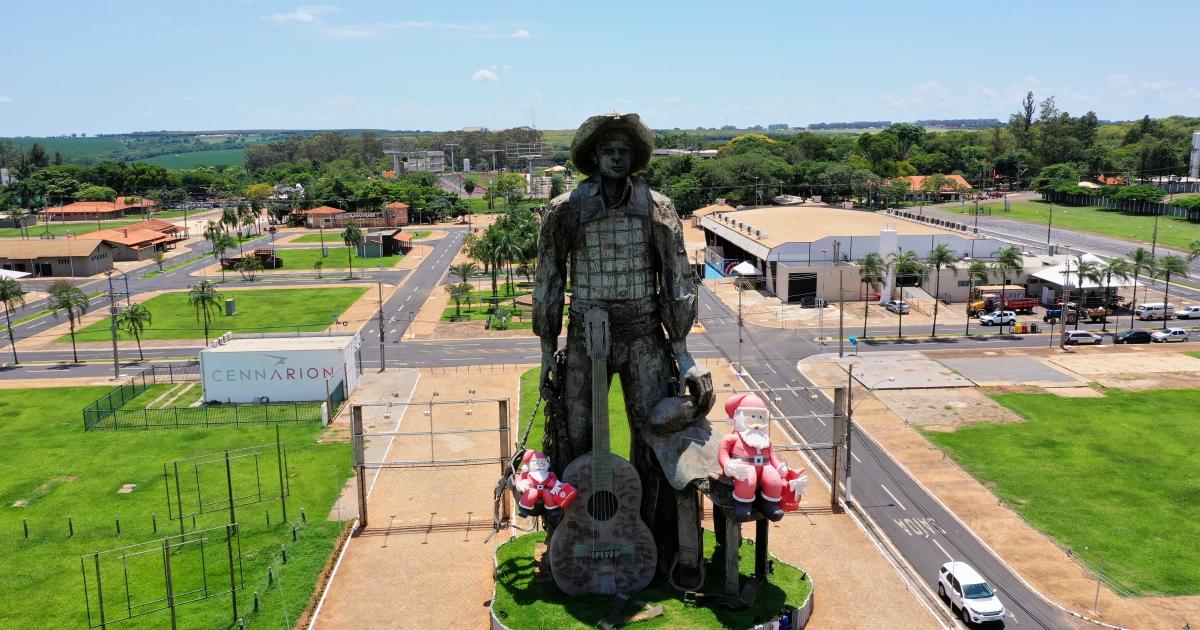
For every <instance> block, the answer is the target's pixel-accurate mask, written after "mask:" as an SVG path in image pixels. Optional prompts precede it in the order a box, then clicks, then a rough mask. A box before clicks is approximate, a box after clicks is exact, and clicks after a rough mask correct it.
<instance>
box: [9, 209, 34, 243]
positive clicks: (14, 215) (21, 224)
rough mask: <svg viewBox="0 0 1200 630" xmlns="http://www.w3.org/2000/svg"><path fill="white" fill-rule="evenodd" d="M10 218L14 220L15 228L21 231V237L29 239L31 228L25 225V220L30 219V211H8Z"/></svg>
mask: <svg viewBox="0 0 1200 630" xmlns="http://www.w3.org/2000/svg"><path fill="white" fill-rule="evenodd" d="M8 216H9V218H10V219H12V223H13V227H16V228H19V229H20V230H21V237H22V238H29V227H28V226H26V225H25V220H26V219H27V218H28V217H29V211H28V210H26V209H24V208H13V209H11V210H9V211H8Z"/></svg>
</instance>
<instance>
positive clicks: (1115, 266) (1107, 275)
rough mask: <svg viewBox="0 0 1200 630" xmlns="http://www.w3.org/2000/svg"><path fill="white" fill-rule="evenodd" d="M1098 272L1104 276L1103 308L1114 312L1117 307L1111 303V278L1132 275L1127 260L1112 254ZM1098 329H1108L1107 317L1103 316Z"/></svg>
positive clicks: (1118, 278)
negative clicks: (1102, 321)
mask: <svg viewBox="0 0 1200 630" xmlns="http://www.w3.org/2000/svg"><path fill="white" fill-rule="evenodd" d="M1099 273H1100V275H1101V276H1103V277H1104V308H1105V309H1108V310H1110V311H1112V312H1113V313H1116V312H1117V309H1116V307H1115V306H1114V305H1113V303H1112V281H1113V278H1116V279H1117V280H1128V279H1129V276H1130V275H1132V270H1131V269H1130V266H1129V261H1128V260H1125V259H1124V258H1120V257H1117V256H1113V257H1112V258H1109V259H1108V260H1106V261H1104V263H1103V264H1101V265H1100V269H1099ZM1100 329H1101V331H1107V330H1108V317H1105V318H1104V323H1103V324H1102V325H1101V328H1100Z"/></svg>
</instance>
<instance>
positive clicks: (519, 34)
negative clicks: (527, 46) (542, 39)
mask: <svg viewBox="0 0 1200 630" xmlns="http://www.w3.org/2000/svg"><path fill="white" fill-rule="evenodd" d="M512 36H513V37H514V38H516V39H529V37H530V35H529V31H527V30H525V29H523V28H522V29H517V31H516V32H515V33H513V34H512Z"/></svg>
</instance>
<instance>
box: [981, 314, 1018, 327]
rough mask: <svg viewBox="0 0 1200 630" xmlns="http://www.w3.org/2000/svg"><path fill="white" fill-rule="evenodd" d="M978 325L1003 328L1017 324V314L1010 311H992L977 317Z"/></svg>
mask: <svg viewBox="0 0 1200 630" xmlns="http://www.w3.org/2000/svg"><path fill="white" fill-rule="evenodd" d="M979 323H980V324H983V325H984V326H1004V325H1006V324H1015V323H1017V314H1016V313H1014V312H1012V311H993V312H991V313H985V314H983V315H980V316H979Z"/></svg>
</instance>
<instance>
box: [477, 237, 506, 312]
mask: <svg viewBox="0 0 1200 630" xmlns="http://www.w3.org/2000/svg"><path fill="white" fill-rule="evenodd" d="M478 247H479V251H480V253H481V254H483V256H484V257H485V259H486V260H487V264H488V268H489V269H490V270H491V274H492V298H493V300H492V301H493V302H494V301H495V298H496V297H497V296H498V295H499V294H500V291H499V289H498V288H497V286H496V285H497V283H498V282H499V280H500V277H499V276H500V265H501V264H502V261H503V258H504V253H503V252H504V234H503V230H502V229H500V228H497V227H496V224H492V225H489V226H488V229H487V230H484V232H483V238H482V239H480V241H479V245H478Z"/></svg>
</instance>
